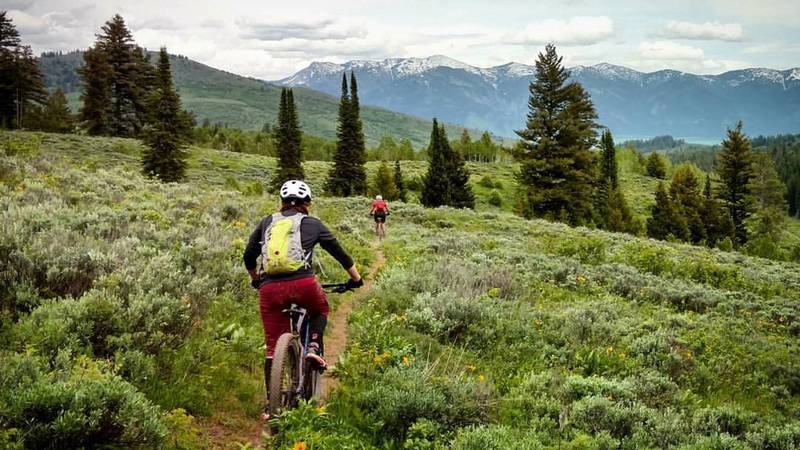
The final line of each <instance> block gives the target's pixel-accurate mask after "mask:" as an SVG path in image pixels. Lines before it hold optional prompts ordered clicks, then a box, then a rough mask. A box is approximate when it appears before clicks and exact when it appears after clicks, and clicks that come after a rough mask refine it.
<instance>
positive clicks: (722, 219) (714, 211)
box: [701, 175, 735, 247]
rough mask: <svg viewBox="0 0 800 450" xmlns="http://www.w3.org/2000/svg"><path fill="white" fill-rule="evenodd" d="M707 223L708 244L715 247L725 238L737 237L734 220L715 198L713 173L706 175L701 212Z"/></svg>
mask: <svg viewBox="0 0 800 450" xmlns="http://www.w3.org/2000/svg"><path fill="white" fill-rule="evenodd" d="M701 217H702V218H703V222H704V224H705V233H706V245H708V246H709V247H715V246H716V245H717V243H719V242H720V241H722V240H723V239H725V238H730V239H731V240H733V239H734V238H735V233H734V227H733V222H732V221H731V216H730V214H728V211H727V210H726V209H725V208H724V207H723V205H722V204H721V203H720V202H719V201H718V200H717V199H716V198H714V195H713V193H712V190H711V175H706V184H705V187H704V188H703V209H702V213H701Z"/></svg>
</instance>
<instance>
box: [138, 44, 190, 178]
mask: <svg viewBox="0 0 800 450" xmlns="http://www.w3.org/2000/svg"><path fill="white" fill-rule="evenodd" d="M148 111H149V114H148V116H147V120H146V126H145V128H144V130H143V133H142V140H143V141H144V143H145V144H146V145H147V148H146V149H145V151H144V152H143V155H142V172H143V173H144V174H145V175H147V176H151V177H155V178H158V179H160V180H161V181H164V182H173V181H180V180H181V179H183V177H184V175H185V172H186V156H187V155H186V150H185V147H186V144H187V143H188V141H189V136H190V133H191V128H192V124H191V122H190V117H191V116H189V114H188V113H186V112H184V111H182V110H181V99H180V97H179V96H178V93H177V92H176V91H175V88H174V86H173V84H172V71H171V70H170V63H169V55H168V54H167V49H166V48H163V47H162V48H161V52H160V54H159V59H158V72H157V77H156V85H155V88H154V90H153V92H152V93H151V95H150V97H149V99H148Z"/></svg>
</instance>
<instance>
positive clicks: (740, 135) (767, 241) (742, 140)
mask: <svg viewBox="0 0 800 450" xmlns="http://www.w3.org/2000/svg"><path fill="white" fill-rule="evenodd" d="M721 148H722V149H721V150H720V152H719V153H718V154H717V164H716V175H717V177H718V178H719V183H718V186H717V189H716V190H713V189H712V185H711V177H710V176H707V177H706V180H705V186H704V188H703V190H702V194H701V193H700V187H699V180H698V179H697V176H696V175H695V173H696V170H695V169H693V167H694V166H693V165H692V164H690V163H685V164H683V165H681V166H680V167H678V169H676V170H675V172H674V174H673V176H672V182H671V184H670V188H669V194H667V193H666V189H665V188H664V186H663V185H662V184H660V185H659V188H658V190H656V204H655V205H654V206H653V210H652V217H651V218H650V219H649V220H648V222H647V231H648V235H650V236H651V237H654V238H657V239H667V238H669V237H673V238H675V239H680V240H684V241H690V242H692V243H703V242H704V243H706V244H707V245H709V246H715V245H718V244H719V243H721V242H722V241H724V240H730V242H731V243H732V244H735V245H737V246H740V247H744V246H745V245H747V246H748V247H752V249H751V251H752V252H753V253H755V254H759V255H761V256H770V257H771V256H773V255H774V254H775V252H776V251H777V250H776V248H777V241H778V240H779V237H780V233H781V231H782V226H783V223H784V221H785V217H786V214H785V211H786V208H787V202H786V198H785V193H786V186H785V184H784V183H783V182H782V181H781V179H780V176H779V174H778V170H777V168H776V166H775V163H774V161H773V159H772V157H771V156H770V154H768V153H766V152H754V151H753V150H752V148H751V145H750V140H749V139H748V138H747V136H746V135H745V134H744V132H743V131H742V123H741V122H738V123H737V124H736V126H735V127H734V128H733V129H730V130H728V134H727V137H726V139H725V140H723V142H722V146H721ZM750 241H753V242H750Z"/></svg>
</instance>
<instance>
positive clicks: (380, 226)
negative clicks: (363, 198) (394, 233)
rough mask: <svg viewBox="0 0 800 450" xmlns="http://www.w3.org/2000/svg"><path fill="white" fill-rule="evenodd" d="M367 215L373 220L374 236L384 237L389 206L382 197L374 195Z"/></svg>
mask: <svg viewBox="0 0 800 450" xmlns="http://www.w3.org/2000/svg"><path fill="white" fill-rule="evenodd" d="M369 213H370V214H371V215H372V217H373V218H374V219H375V234H377V235H378V236H385V235H386V228H385V224H386V216H387V215H388V214H389V204H388V203H386V200H384V199H383V197H382V196H380V195H376V196H375V200H373V202H372V209H370V211H369Z"/></svg>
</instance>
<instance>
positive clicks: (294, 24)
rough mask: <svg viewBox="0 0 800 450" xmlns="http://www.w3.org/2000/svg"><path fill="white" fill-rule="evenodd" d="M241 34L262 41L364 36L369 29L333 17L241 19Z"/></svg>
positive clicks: (246, 37)
mask: <svg viewBox="0 0 800 450" xmlns="http://www.w3.org/2000/svg"><path fill="white" fill-rule="evenodd" d="M238 25H239V27H240V28H241V30H242V32H241V36H242V37H243V38H245V39H257V40H260V41H283V40H287V39H313V40H330V39H348V38H364V37H366V36H367V31H366V29H364V28H363V27H360V26H355V25H345V24H342V23H340V22H338V21H335V20H333V19H318V20H310V21H301V20H292V21H280V22H250V21H247V20H243V21H239V23H238Z"/></svg>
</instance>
